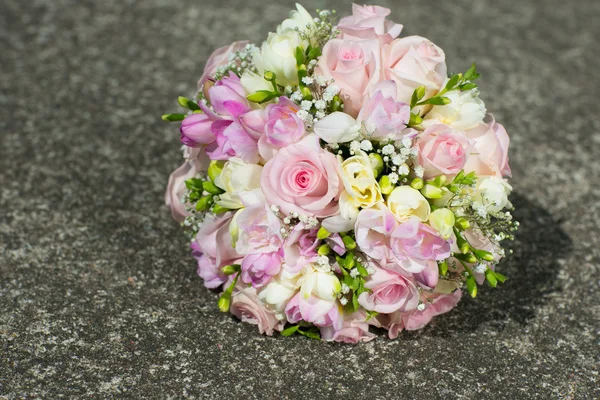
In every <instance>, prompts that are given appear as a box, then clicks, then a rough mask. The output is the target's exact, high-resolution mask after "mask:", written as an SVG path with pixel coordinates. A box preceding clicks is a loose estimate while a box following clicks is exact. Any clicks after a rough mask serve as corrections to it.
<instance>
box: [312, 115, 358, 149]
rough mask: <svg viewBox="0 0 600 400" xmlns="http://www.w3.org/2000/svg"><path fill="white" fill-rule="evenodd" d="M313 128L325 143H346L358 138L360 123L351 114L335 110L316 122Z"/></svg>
mask: <svg viewBox="0 0 600 400" xmlns="http://www.w3.org/2000/svg"><path fill="white" fill-rule="evenodd" d="M313 129H314V132H315V134H316V135H317V136H318V137H320V138H321V139H323V140H324V141H325V142H327V143H346V142H351V141H353V140H354V139H356V138H358V136H359V133H360V124H359V123H358V122H357V121H356V120H355V119H354V118H352V116H350V115H348V114H346V113H343V112H339V111H336V112H334V113H331V114H329V115H328V116H326V117H325V118H323V119H322V120H320V121H319V122H317V123H316V124H315V126H314V128H313Z"/></svg>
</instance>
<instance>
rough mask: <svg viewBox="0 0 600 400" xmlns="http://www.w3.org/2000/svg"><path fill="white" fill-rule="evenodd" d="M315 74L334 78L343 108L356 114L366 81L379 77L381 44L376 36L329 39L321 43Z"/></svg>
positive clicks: (370, 81) (364, 91) (367, 82)
mask: <svg viewBox="0 0 600 400" xmlns="http://www.w3.org/2000/svg"><path fill="white" fill-rule="evenodd" d="M316 71H317V74H319V75H323V76H325V77H326V78H328V79H334V80H335V85H336V86H338V87H339V88H340V89H341V96H340V97H341V98H342V100H343V101H344V112H345V113H347V114H350V115H352V116H354V117H355V116H356V115H358V112H359V110H360V109H361V107H362V102H363V97H364V96H365V94H366V93H367V89H368V87H369V85H372V84H374V83H377V82H379V80H380V79H381V48H380V44H379V41H378V40H377V39H371V40H362V41H347V40H341V39H332V40H330V41H329V42H327V44H326V45H325V46H324V47H323V55H322V56H321V58H320V60H319V63H318V64H317V68H316Z"/></svg>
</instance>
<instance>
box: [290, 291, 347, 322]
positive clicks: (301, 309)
mask: <svg viewBox="0 0 600 400" xmlns="http://www.w3.org/2000/svg"><path fill="white" fill-rule="evenodd" d="M285 315H286V317H287V320H288V322H289V323H291V324H295V323H297V322H300V321H306V322H310V323H312V324H314V325H315V326H319V327H321V326H333V327H334V328H335V329H340V328H341V327H342V324H343V321H344V319H343V311H342V308H341V306H340V305H339V304H338V302H337V301H327V300H322V299H320V298H318V297H315V296H310V297H309V298H304V297H303V296H302V294H300V293H297V294H296V295H295V296H294V297H292V298H291V299H290V301H289V302H288V304H287V305H286V307H285Z"/></svg>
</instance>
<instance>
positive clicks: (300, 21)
mask: <svg viewBox="0 0 600 400" xmlns="http://www.w3.org/2000/svg"><path fill="white" fill-rule="evenodd" d="M314 26H315V21H314V19H313V17H312V16H311V15H310V13H309V12H308V11H306V8H304V7H302V6H301V5H300V4H298V3H296V10H294V11H292V12H291V13H290V17H289V18H288V19H286V20H285V21H283V22H282V23H281V25H279V26H278V27H277V33H282V32H285V31H294V30H296V28H298V29H299V30H300V31H301V32H302V31H306V29H307V27H314Z"/></svg>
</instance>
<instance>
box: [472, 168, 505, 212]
mask: <svg viewBox="0 0 600 400" xmlns="http://www.w3.org/2000/svg"><path fill="white" fill-rule="evenodd" d="M511 192H512V186H510V185H509V184H508V182H507V181H506V180H505V179H502V178H499V177H496V176H490V177H486V178H483V179H481V180H480V181H479V182H478V184H477V188H476V189H475V194H474V196H473V203H475V204H478V205H481V206H483V207H485V209H486V211H487V212H488V213H492V214H493V213H498V212H500V211H502V209H504V208H505V207H507V206H509V207H510V205H511V204H510V202H509V201H508V195H509V194H510V193H511Z"/></svg>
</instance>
